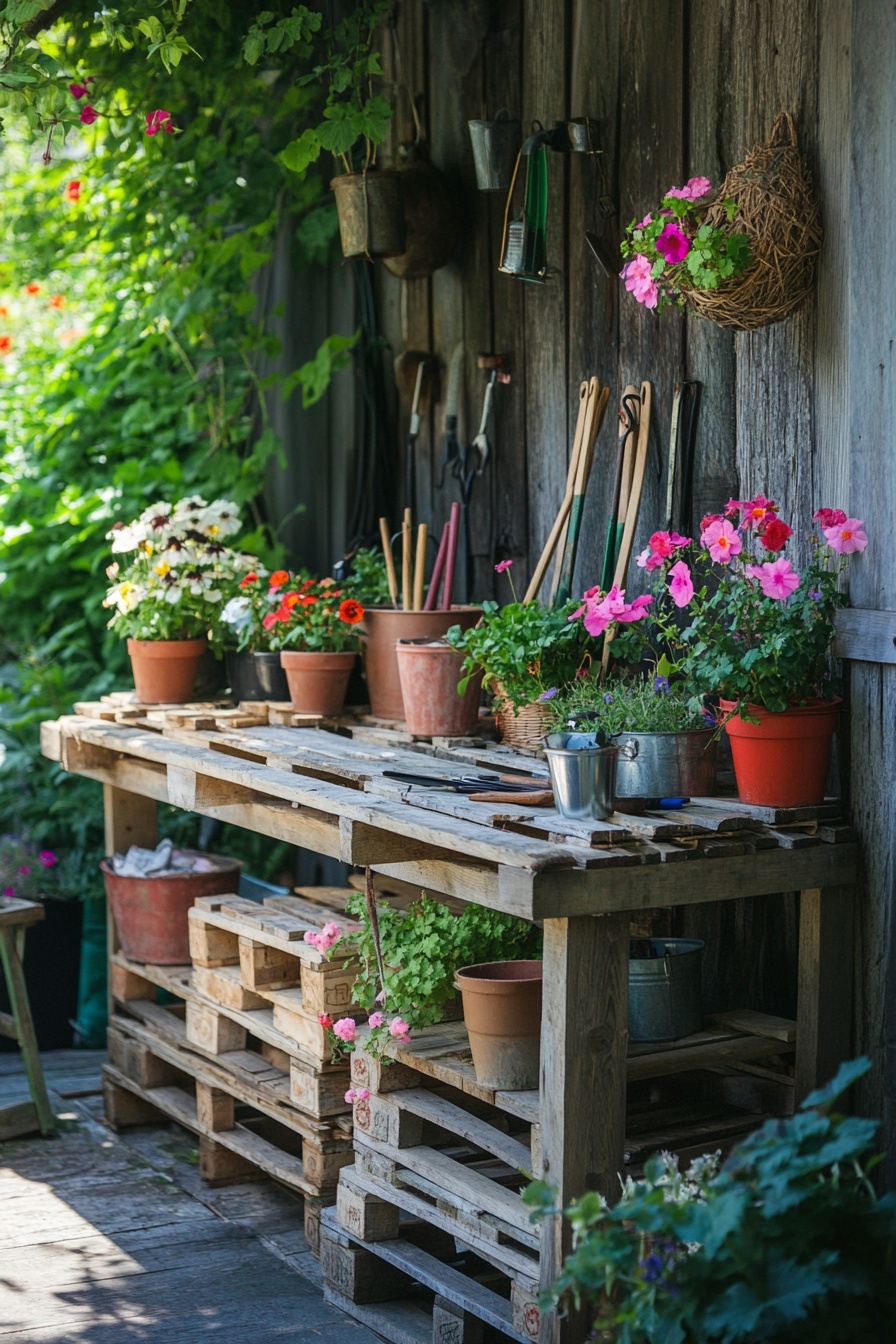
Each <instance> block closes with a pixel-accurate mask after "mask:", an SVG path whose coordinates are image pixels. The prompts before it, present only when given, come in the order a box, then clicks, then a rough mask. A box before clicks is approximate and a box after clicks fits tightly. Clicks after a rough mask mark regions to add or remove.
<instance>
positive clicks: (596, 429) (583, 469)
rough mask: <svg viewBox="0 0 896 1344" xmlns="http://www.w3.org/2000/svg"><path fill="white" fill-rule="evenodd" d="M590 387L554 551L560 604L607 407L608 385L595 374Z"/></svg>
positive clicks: (567, 592) (568, 587) (566, 593)
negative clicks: (566, 512) (563, 522)
mask: <svg viewBox="0 0 896 1344" xmlns="http://www.w3.org/2000/svg"><path fill="white" fill-rule="evenodd" d="M591 382H592V384H593V388H594V393H593V395H589V398H588V410H587V413H586V417H585V432H584V434H583V435H582V442H581V445H580V448H579V460H578V464H577V467H576V478H575V483H574V487H573V499H572V506H571V508H570V511H569V520H568V522H567V525H566V527H565V528H564V534H565V535H564V537H563V540H562V543H561V546H560V549H559V551H558V556H559V559H558V562H557V566H556V569H555V576H554V578H555V585H556V588H555V591H554V593H553V602H554V605H555V606H562V605H563V604H564V603H565V602H568V601H569V599H570V596H571V595H572V581H573V575H574V573H575V567H576V552H577V550H578V546H579V533H580V532H581V530H582V515H583V512H584V509H585V491H586V490H587V489H588V480H589V478H590V476H591V467H592V465H593V463H594V445H595V443H596V442H597V436H598V434H599V433H600V429H601V425H602V424H603V422H604V414H605V413H606V409H607V402H608V401H609V400H610V389H609V388H608V387H604V388H601V386H600V382H599V381H598V379H597V378H592V380H591Z"/></svg>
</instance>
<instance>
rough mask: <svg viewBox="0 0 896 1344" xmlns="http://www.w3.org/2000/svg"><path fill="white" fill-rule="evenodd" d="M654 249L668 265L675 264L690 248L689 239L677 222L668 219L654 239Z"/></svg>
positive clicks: (681, 259) (683, 257) (682, 258)
mask: <svg viewBox="0 0 896 1344" xmlns="http://www.w3.org/2000/svg"><path fill="white" fill-rule="evenodd" d="M656 250H657V252H659V254H660V256H662V257H665V258H666V261H667V262H668V264H669V265H670V266H676V265H677V264H678V263H679V262H680V261H684V259H685V257H686V256H687V254H688V253H689V252H690V250H691V244H690V240H689V239H688V238H687V236H686V235H685V233H684V232H683V230H682V229H681V228H679V226H678V225H677V224H674V223H672V221H671V220H670V221H669V223H668V224H667V225H666V227H665V228H664V229H663V231H662V233H661V234H660V236H659V238H657V240H656Z"/></svg>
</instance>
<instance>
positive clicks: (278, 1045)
mask: <svg viewBox="0 0 896 1344" xmlns="http://www.w3.org/2000/svg"><path fill="white" fill-rule="evenodd" d="M331 919H333V920H336V921H338V922H340V924H341V925H342V926H343V927H344V926H345V925H346V923H347V921H346V919H345V917H344V915H343V914H342V913H341V912H340V911H339V910H334V909H331V908H330V907H328V906H325V905H321V904H319V903H316V902H311V901H308V900H307V899H298V898H294V897H276V898H271V899H270V900H269V901H268V902H266V903H265V904H264V905H258V904H256V903H255V902H252V901H244V900H241V899H240V898H239V897H237V896H225V897H209V898H204V899H202V900H200V901H198V902H197V904H196V906H195V907H194V908H193V909H192V910H191V911H190V948H191V954H192V958H193V961H192V965H191V966H184V967H170V966H150V965H144V964H140V963H135V962H131V961H128V960H127V958H125V957H124V956H123V955H121V954H120V953H118V954H116V955H114V956H113V958H112V964H111V989H112V997H113V1002H114V1006H115V1012H114V1014H113V1017H112V1021H111V1025H110V1032H109V1051H110V1063H109V1066H108V1068H107V1070H106V1078H105V1083H106V1114H107V1118H108V1119H109V1120H110V1123H112V1124H113V1125H122V1124H128V1123H144V1122H145V1121H146V1120H147V1119H151V1118H154V1114H155V1112H157V1111H161V1112H162V1113H163V1114H164V1115H167V1116H168V1117H169V1118H171V1119H174V1120H177V1121H178V1122H179V1123H181V1124H183V1125H185V1126H186V1127H187V1128H189V1129H192V1130H193V1131H194V1132H196V1133H197V1134H198V1135H199V1136H200V1159H201V1169H202V1174H203V1175H204V1176H206V1178H207V1179H210V1180H212V1181H217V1182H219V1183H221V1182H224V1181H226V1180H230V1179H242V1178H245V1177H246V1176H248V1175H251V1174H252V1173H256V1172H264V1173H267V1174H269V1175H271V1176H274V1177H275V1178H276V1179H278V1180H280V1181H282V1182H283V1183H285V1184H287V1185H289V1186H290V1187H291V1188H293V1189H295V1190H297V1191H299V1192H301V1193H302V1194H303V1195H304V1196H305V1199H306V1233H307V1234H308V1236H309V1241H310V1243H311V1244H312V1245H316V1242H317V1238H318V1227H319V1218H320V1211H321V1209H322V1208H323V1207H324V1206H325V1205H326V1204H327V1203H332V1201H333V1198H334V1196H335V1189H336V1182H337V1179H338V1175H339V1171H340V1169H341V1168H342V1167H343V1166H345V1165H346V1164H347V1163H349V1162H351V1160H352V1147H351V1118H350V1116H349V1115H348V1112H349V1110H350V1107H349V1105H348V1103H347V1102H346V1101H345V1092H346V1089H347V1087H348V1082H349V1066H348V1065H347V1064H338V1065H334V1064H331V1063H330V1048H329V1044H328V1041H327V1035H326V1032H325V1030H324V1028H323V1027H322V1026H321V1024H320V1022H319V1021H318V1014H319V1013H329V1014H330V1015H331V1016H332V1015H336V1016H339V1015H344V1014H345V1012H347V1011H348V1009H349V1007H350V1004H351V995H352V986H353V983H354V970H353V969H352V967H351V966H350V964H349V963H348V962H347V960H346V958H344V957H337V958H329V957H327V956H325V955H324V954H322V953H321V952H320V951H318V949H317V948H316V947H314V946H311V945H309V944H307V943H306V942H305V941H304V935H305V932H306V931H308V930H309V929H315V928H320V927H321V926H322V925H323V924H325V923H327V922H329V921H330V920H331ZM159 988H161V989H163V990H165V991H166V993H167V995H168V996H169V997H170V999H173V1000H174V1002H169V1003H168V1004H167V1005H166V1006H162V1005H160V1004H159V1003H157V1002H156V998H157V993H156V991H157V989H159ZM156 1118H157V1117H156Z"/></svg>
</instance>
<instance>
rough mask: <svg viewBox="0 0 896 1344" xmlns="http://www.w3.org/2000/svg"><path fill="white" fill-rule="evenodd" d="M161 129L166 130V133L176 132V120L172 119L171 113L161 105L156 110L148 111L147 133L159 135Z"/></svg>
mask: <svg viewBox="0 0 896 1344" xmlns="http://www.w3.org/2000/svg"><path fill="white" fill-rule="evenodd" d="M159 131H164V132H165V134H166V135H173V134H174V122H173V121H172V120H171V113H170V112H166V111H165V110H164V108H161V107H160V108H158V109H157V110H156V111H155V112H147V114H146V134H147V135H158V133H159Z"/></svg>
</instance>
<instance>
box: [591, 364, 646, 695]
mask: <svg viewBox="0 0 896 1344" xmlns="http://www.w3.org/2000/svg"><path fill="white" fill-rule="evenodd" d="M626 390H628V389H626ZM652 400H653V389H652V388H651V385H650V383H642V384H641V393H640V409H639V413H638V438H637V444H636V445H635V448H634V452H633V454H632V455H631V474H630V475H629V476H628V477H627V473H626V465H625V463H623V471H622V490H623V491H624V490H625V488H626V480H628V491H627V494H625V495H624V496H622V497H621V499H622V502H621V503H620V514H619V521H620V522H621V523H622V528H623V530H622V541H621V542H620V546H619V554H618V555H617V557H616V568H615V570H614V573H613V585H614V587H616V588H623V589H624V588H625V584H626V575H627V574H628V567H629V562H630V561H631V556H632V549H633V548H634V544H635V530H636V528H637V526H638V514H639V512H640V510H641V495H642V494H643V492H644V474H645V472H646V470H647V449H648V446H649V442H650V408H651V404H652ZM627 446H628V445H627ZM612 631H613V627H612V626H610V628H609V629H608V630H607V632H606V634H605V635H604V648H603V653H602V655H601V660H600V679H601V681H603V679H604V677H605V676H606V675H607V667H608V666H609V662H610V645H611V643H612V641H613V635H612Z"/></svg>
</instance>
